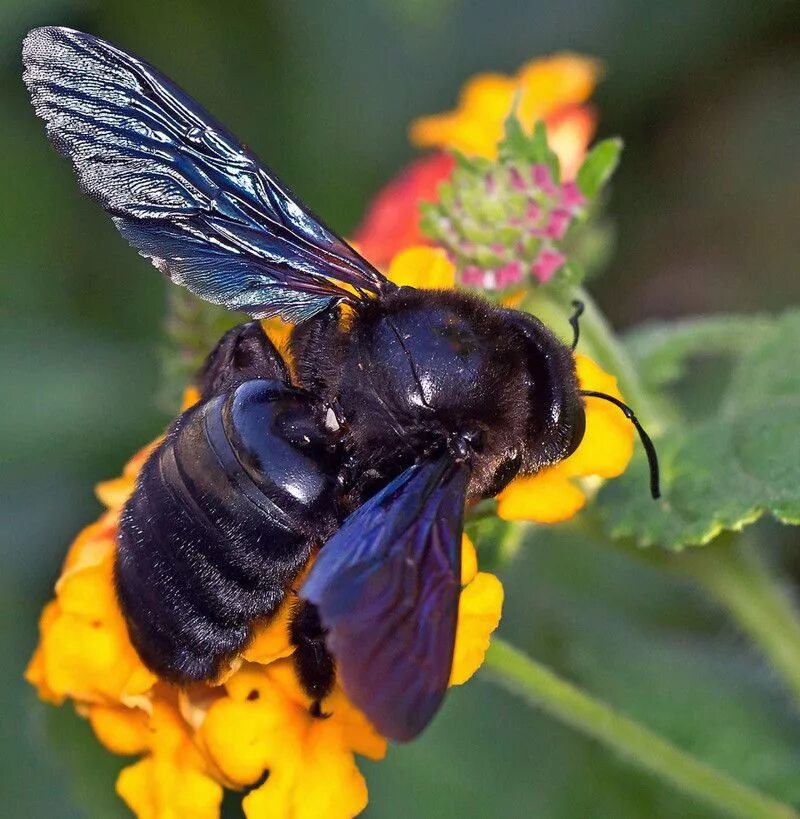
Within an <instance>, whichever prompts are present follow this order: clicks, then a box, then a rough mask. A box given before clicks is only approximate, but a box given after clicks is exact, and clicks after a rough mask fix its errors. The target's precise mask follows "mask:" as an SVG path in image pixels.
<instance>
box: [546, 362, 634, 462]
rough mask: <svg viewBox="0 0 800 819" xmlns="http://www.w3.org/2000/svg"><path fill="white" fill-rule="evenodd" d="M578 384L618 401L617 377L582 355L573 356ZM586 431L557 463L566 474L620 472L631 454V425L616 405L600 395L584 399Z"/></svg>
mask: <svg viewBox="0 0 800 819" xmlns="http://www.w3.org/2000/svg"><path fill="white" fill-rule="evenodd" d="M575 365H576V368H577V371H578V380H579V382H580V386H581V388H582V389H585V390H595V391H597V392H605V393H607V394H609V395H612V396H614V397H615V398H618V399H620V400H623V399H622V394H621V393H620V391H619V388H618V387H617V379H616V378H614V376H612V375H609V374H608V373H606V372H605V371H604V370H603V369H601V368H600V367H599V366H598V365H597V364H596V363H595V362H594V361H592V359H591V358H589V357H588V356H585V355H578V356H576V357H575ZM585 407H586V433H585V435H584V437H583V441H581V445H580V446H579V447H578V449H577V450H576V451H575V452H574V453H573V454H572V455H571V456H570V457H569V458H567V459H566V460H565V461H564V462H563V463H562V464H561V465H560V466H561V468H562V469H563V471H564V474H567V475H573V476H577V475H598V476H600V477H602V478H615V477H617V475H621V474H622V473H623V472H624V471H625V469H626V467H627V466H628V463H629V462H630V459H631V456H632V455H633V445H634V432H635V431H634V428H633V424H631V422H630V421H629V420H628V419H627V418H626V417H625V416H624V415H623V414H622V413H621V412H620V411H619V409H618V408H617V407H615V406H614V405H613V404H610V403H609V402H608V401H604V400H602V399H600V398H588V397H587V398H586V399H585Z"/></svg>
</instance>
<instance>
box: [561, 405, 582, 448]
mask: <svg viewBox="0 0 800 819" xmlns="http://www.w3.org/2000/svg"><path fill="white" fill-rule="evenodd" d="M570 413H571V416H572V417H571V418H570V419H569V421H568V424H569V426H568V429H569V431H570V439H569V442H568V443H567V448H566V451H565V452H564V457H565V458H568V457H569V456H570V455H572V453H573V452H575V450H576V449H577V448H578V447H579V446H580V445H581V441H583V436H584V434H585V432H586V411H585V410H584V408H583V404H582V403H580V402H577V403H576V404H575V405H574V406H573V407H571V408H570Z"/></svg>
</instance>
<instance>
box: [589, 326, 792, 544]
mask: <svg viewBox="0 0 800 819" xmlns="http://www.w3.org/2000/svg"><path fill="white" fill-rule="evenodd" d="M740 321H741V322H743V321H746V320H744V319H741V320H740V319H737V320H735V321H731V330H732V333H731V335H730V337H726V336H728V334H727V333H723V332H722V331H721V330H720V328H719V327H717V328H716V329H715V331H714V332H713V333H712V332H706V333H705V334H703V333H700V334H697V335H696V336H693V335H692V334H691V333H689V332H688V330H687V328H686V326H685V325H684V326H678V328H677V329H676V334H675V339H674V350H675V352H674V355H672V356H670V355H669V354H667V352H666V350H667V349H668V348H669V347H670V346H671V345H670V343H669V342H668V341H666V340H665V341H663V343H662V344H660V345H659V346H658V347H657V348H655V347H654V348H653V349H659V350H661V352H660V353H659V356H660V358H659V360H660V361H661V363H662V374H663V373H664V372H666V374H667V376H669V377H672V376H673V375H674V373H675V371H676V370H675V367H679V366H680V364H679V362H680V361H681V360H682V359H681V355H680V352H681V351H683V353H684V357H685V352H686V351H687V350H688V349H691V348H692V345H691V344H689V339H690V338H697V339H700V338H702V337H703V335H705V339H706V340H708V339H709V338H711V337H712V336H715V337H716V338H717V340H719V341H725V342H726V344H725V345H724V346H725V348H726V349H727V350H728V351H732V350H733V346H734V345H732V344H731V343H730V342H731V338H732V337H733V335H735V333H734V332H733V328H738V331H739V332H742V333H743V330H742V328H743V327H744V326H745V325H744V324H739V322H740ZM754 322H756V323H755V324H753V325H752V328H756V327H757V328H758V329H757V330H755V329H753V331H752V332H749V333H747V334H743V337H742V338H741V339H740V342H739V343H738V346H739V347H740V355H739V357H738V358H737V359H736V361H735V365H734V369H733V375H732V377H731V380H730V383H729V385H728V387H727V389H726V390H725V392H724V395H723V398H722V400H721V402H720V405H719V407H718V409H717V412H716V413H715V414H712V416H711V417H707V418H705V419H703V420H702V421H700V422H697V423H691V424H689V423H683V422H675V423H674V424H673V425H672V426H671V427H669V428H668V429H667V430H666V432H665V433H664V435H663V436H662V437H661V438H660V439H659V440H658V441H657V442H656V444H657V447H658V451H659V455H660V458H661V469H662V484H663V498H662V499H661V500H660V501H658V502H653V501H652V500H650V498H649V497H648V494H647V491H646V487H647V476H646V465H645V463H644V459H643V458H642V457H637V458H636V459H635V461H634V463H633V464H632V465H631V468H630V469H629V470H628V472H627V473H626V474H625V475H624V476H623V477H622V478H620V479H619V480H616V481H612V482H610V483H609V484H607V485H606V486H605V487H604V488H603V490H602V491H601V492H600V495H599V497H598V506H599V509H600V512H601V515H602V517H603V519H604V521H605V525H606V527H607V529H608V531H609V532H610V534H611V535H612V536H614V537H630V538H633V539H634V540H635V541H636V542H637V543H638V544H639V545H641V546H652V545H656V544H657V545H661V546H663V547H665V548H668V549H680V548H682V547H684V546H689V545H702V544H705V543H708V542H710V541H711V540H713V539H714V538H715V537H716V536H717V535H718V534H720V533H721V532H723V531H725V530H734V531H736V530H740V529H742V528H743V527H745V526H747V525H748V524H750V523H753V522H754V521H756V520H758V519H759V518H760V517H761V516H762V515H765V514H771V515H773V516H774V517H775V518H777V519H778V520H779V521H781V522H783V523H789V524H800V435H798V430H800V368H798V366H797V360H796V358H797V350H800V312H797V311H794V312H790V313H787V314H785V315H784V316H782V317H780V318H776V319H773V320H772V321H771V322H767V321H766V320H762V319H754ZM712 326H713V325H710V324H709V325H706V327H705V329H706V330H710V328H711V327H712ZM662 333H663V334H666V335H669V331H668V330H667V329H666V328H663V329H662ZM741 348H745V349H741Z"/></svg>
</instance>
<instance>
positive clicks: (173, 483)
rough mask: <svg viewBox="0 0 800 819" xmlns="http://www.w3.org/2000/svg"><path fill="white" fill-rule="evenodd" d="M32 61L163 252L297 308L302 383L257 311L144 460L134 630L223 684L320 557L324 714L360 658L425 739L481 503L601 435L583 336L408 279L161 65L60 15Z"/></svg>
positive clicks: (216, 354)
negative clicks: (472, 507)
mask: <svg viewBox="0 0 800 819" xmlns="http://www.w3.org/2000/svg"><path fill="white" fill-rule="evenodd" d="M23 60H24V64H25V74H24V77H25V82H26V83H27V86H28V88H29V90H30V92H31V96H32V98H33V105H34V108H35V109H36V113H37V114H38V115H39V116H40V117H42V119H44V121H45V123H46V126H47V132H48V135H49V137H50V139H51V140H52V142H53V144H54V145H55V147H56V148H57V150H58V151H59V152H60V153H62V154H63V155H65V156H67V157H69V159H71V160H72V162H73V164H74V166H75V170H76V171H77V174H78V177H79V180H80V183H81V186H82V188H83V190H84V191H85V192H86V193H87V194H89V195H90V196H92V197H93V198H94V199H96V200H98V201H99V202H100V204H101V205H102V206H103V207H104V208H105V209H106V211H108V213H109V214H110V215H111V217H112V218H113V220H114V222H115V224H116V226H117V228H118V229H119V231H120V232H121V233H122V235H123V236H124V237H125V238H126V239H127V240H128V241H129V242H130V243H131V244H132V245H133V246H134V247H135V248H136V249H137V250H138V251H139V252H140V253H141V254H142V255H144V256H146V257H148V258H150V259H151V261H152V262H153V264H154V265H155V266H156V267H157V268H158V269H159V270H160V271H161V272H162V273H164V274H165V275H166V276H168V277H169V278H170V279H171V280H172V281H173V282H175V283H176V284H181V285H184V286H185V287H187V288H189V290H191V291H192V292H193V293H195V294H197V295H198V296H200V297H201V298H203V299H206V300H208V301H210V302H213V303H215V304H222V305H225V306H226V307H229V308H231V309H232V310H239V311H243V312H245V313H248V314H250V315H251V316H253V318H255V319H260V318H264V317H268V316H281V317H283V318H284V319H287V320H290V321H292V322H294V323H296V327H295V329H294V331H293V333H292V336H291V341H290V351H291V356H292V360H293V363H294V370H293V376H292V377H290V374H289V371H288V369H287V367H286V365H285V363H284V362H283V360H282V359H281V356H280V355H279V353H278V351H277V350H276V349H275V347H274V346H273V345H272V344H271V343H270V341H269V340H268V338H267V337H266V336H265V335H264V333H263V331H262V329H261V326H260V325H259V323H258V322H257V321H254V322H251V323H248V324H243V325H241V326H239V327H236V328H234V329H233V330H231V331H229V332H228V333H226V335H225V336H224V337H223V338H222V339H221V341H220V342H219V344H218V345H217V347H216V349H215V350H214V351H213V352H212V353H211V354H210V356H209V358H208V361H207V363H206V365H205V368H204V369H203V371H202V372H201V373H200V375H199V377H198V386H199V387H200V391H201V395H202V400H201V401H200V402H199V403H198V404H197V405H196V406H194V407H192V408H191V409H189V410H187V411H186V412H184V413H183V414H182V415H181V416H180V417H179V418H178V419H177V420H176V421H175V422H174V423H173V424H172V425H171V426H170V427H169V429H168V431H167V434H166V438H165V440H164V442H163V443H162V444H161V445H160V446H159V447H158V448H157V449H156V450H155V451H154V452H153V454H152V455H151V456H150V458H149V459H148V461H147V462H146V464H145V466H144V467H143V469H142V471H141V474H140V476H139V479H138V481H137V484H136V489H135V491H134V493H133V496H132V497H131V498H130V500H129V501H128V503H127V505H126V506H125V509H124V511H123V514H122V518H121V522H120V532H119V538H118V554H117V559H116V588H117V594H118V597H119V602H120V605H121V607H122V611H123V613H124V615H125V618H126V621H127V623H128V628H129V631H130V636H131V639H132V641H133V644H134V645H135V647H136V649H137V650H138V652H139V653H140V654H141V656H142V659H143V660H144V662H145V663H146V664H147V665H148V666H150V667H151V668H152V669H153V670H154V671H156V672H157V673H158V674H159V675H161V676H162V677H165V678H167V679H169V680H173V681H174V682H176V683H187V682H191V681H196V680H210V679H213V678H214V677H215V676H216V675H218V674H219V672H220V671H221V670H222V668H223V666H224V664H225V663H226V661H228V660H229V659H231V658H232V657H233V656H234V655H235V654H237V653H238V652H241V651H242V649H243V648H244V647H245V646H246V645H247V642H248V640H249V639H250V636H251V634H252V631H253V627H254V625H255V624H257V623H260V622H264V621H266V620H268V619H269V618H270V616H271V615H273V613H274V612H275V611H276V609H277V607H278V606H279V605H280V604H281V602H282V601H283V600H284V599H285V598H286V597H287V595H288V594H290V593H291V592H292V589H293V585H294V584H296V583H297V582H298V576H299V574H300V572H301V570H302V569H303V567H304V566H305V565H306V563H307V561H308V560H309V558H310V557H311V556H312V555H316V561H315V563H314V565H313V568H312V570H311V572H310V574H309V576H308V577H307V579H305V581H304V582H303V583H302V585H301V586H300V588H299V589H298V590H297V603H296V606H295V609H294V615H293V618H292V625H291V639H292V641H293V643H294V644H295V646H296V652H295V654H294V658H295V663H296V667H297V671H298V675H299V678H300V680H301V683H302V684H303V686H304V688H305V689H306V691H307V692H308V694H309V696H310V697H311V698H312V700H313V705H312V712H313V713H314V714H315V715H317V716H323V715H324V710H323V700H324V698H325V696H326V695H327V694H328V693H329V692H330V689H331V686H332V685H333V682H334V678H335V675H338V678H339V679H340V681H341V683H342V685H343V686H344V689H345V691H346V692H347V694H348V695H349V697H350V698H351V699H352V701H353V702H354V703H355V704H356V705H357V706H358V707H359V708H361V709H362V710H363V711H364V712H365V713H366V715H367V716H368V717H369V718H370V719H371V720H372V722H373V723H374V724H375V726H376V727H377V728H378V730H379V731H381V733H383V734H384V735H386V736H388V737H390V738H393V739H395V740H408V739H411V738H412V737H414V736H416V735H417V734H418V733H419V732H420V731H421V730H422V729H423V728H424V727H425V726H426V725H427V724H428V722H429V721H430V720H431V718H432V717H433V715H434V714H435V712H436V711H437V709H438V708H439V706H440V704H441V701H442V698H443V696H444V693H445V690H446V688H447V683H448V679H449V676H450V668H451V664H452V657H453V645H454V637H455V628H456V619H457V613H458V599H459V590H460V587H459V577H460V554H461V551H460V548H461V547H460V544H461V532H462V526H463V515H464V508H465V504H467V503H470V502H472V501H476V500H478V499H481V498H490V497H492V496H494V495H496V494H497V493H498V492H499V491H500V490H501V489H503V487H505V486H506V485H507V484H508V483H509V481H511V480H512V478H514V477H515V476H517V475H529V474H533V473H535V472H537V471H538V470H540V469H542V468H543V467H546V466H548V465H551V464H555V463H557V462H558V461H560V460H562V459H563V458H566V457H567V456H568V455H569V454H570V453H572V452H574V450H575V449H576V447H577V446H578V444H579V443H580V442H581V439H582V437H583V433H584V424H585V416H584V404H583V401H584V396H586V395H587V393H581V390H580V389H579V387H578V382H577V378H576V375H575V367H574V363H573V357H572V353H571V350H570V349H569V348H568V347H567V346H565V345H564V344H562V343H561V342H560V341H559V340H558V339H557V338H556V337H555V336H554V335H553V333H551V332H550V330H548V329H547V328H546V327H545V326H544V325H543V324H542V323H541V322H540V321H538V320H537V319H536V318H534V317H533V316H530V315H527V314H524V313H520V312H516V311H514V310H508V309H504V308H502V307H497V306H494V305H492V304H490V303H489V302H488V301H486V300H484V299H482V298H479V297H478V296H475V295H469V294H467V293H463V292H453V291H419V290H415V289H413V288H409V287H396V286H395V285H393V284H391V283H390V282H389V281H388V280H387V279H385V278H384V277H383V276H382V275H381V274H380V273H379V272H378V271H377V270H376V269H375V268H374V267H372V266H371V265H370V264H369V263H368V262H367V261H366V260H364V259H363V258H362V257H361V256H359V254H358V253H356V252H355V250H353V249H352V248H351V247H349V246H348V245H347V244H346V243H345V242H344V241H343V240H342V239H340V238H339V237H338V236H336V235H335V234H334V233H333V232H331V231H330V230H329V229H328V228H327V227H325V226H324V225H323V224H322V222H321V221H320V220H319V219H317V218H316V217H315V216H313V215H312V214H311V213H310V212H309V211H308V210H307V209H306V208H305V207H304V206H303V205H302V204H300V203H299V202H298V200H297V199H296V198H295V197H294V196H293V195H292V194H291V193H290V192H289V191H288V190H287V188H286V187H285V186H284V185H283V184H282V183H281V182H279V181H278V180H277V179H276V177H275V176H274V175H273V174H272V173H271V172H270V171H268V170H267V169H266V168H265V167H264V166H263V165H262V164H260V163H259V161H258V160H257V159H256V157H255V156H254V155H253V153H252V152H251V151H249V150H248V149H247V148H246V147H244V146H243V145H242V144H240V143H239V142H238V141H237V140H236V138H235V137H234V136H233V135H232V134H230V133H229V132H228V131H227V130H226V129H225V128H224V127H223V126H222V125H220V124H219V123H217V122H216V121H215V120H214V119H213V118H212V117H211V116H210V115H209V114H208V113H207V112H206V111H204V110H203V109H202V108H201V107H200V106H199V105H198V104H197V103H195V102H194V101H193V100H191V99H190V98H189V97H188V96H187V95H186V94H184V93H183V92H182V91H181V90H180V89H178V88H177V87H176V86H175V85H174V84H173V83H172V82H170V81H169V80H168V79H167V78H166V77H164V76H163V75H162V74H160V73H159V72H158V71H156V70H155V69H154V68H152V67H151V66H149V65H148V64H147V63H145V62H143V61H142V60H140V59H138V58H136V57H133V56H131V55H130V54H127V53H125V52H124V51H121V50H120V49H118V48H116V47H115V46H113V45H111V44H109V43H107V42H104V41H103V40H100V39H97V38H96V37H92V36H90V35H87V34H82V33H80V32H77V31H73V30H70V29H66V28H49V27H48V28H39V29H35V30H33V31H31V32H30V33H29V34H28V36H27V37H26V39H25V44H24V50H23ZM599 397H601V398H605V399H608V400H614V399H611V398H610V397H609V396H605V395H602V394H600V395H599ZM615 403H617V404H618V405H619V406H620V407H621V408H623V409H624V410H625V411H626V413H627V414H628V416H629V417H630V418H631V419H632V420H633V421H634V423H637V422H636V420H635V418H633V416H632V413H630V410H628V409H627V407H625V406H624V405H623V404H620V403H619V402H615ZM637 428H638V429H640V433H641V434H642V439H643V441H644V442H645V445H646V447H647V450H648V455H649V456H650V459H651V468H652V476H653V480H652V484H653V487H652V488H653V494H654V495H657V492H658V487H657V464H656V461H655V453H654V450H653V448H652V445H651V444H650V442H649V439H648V438H647V436H646V435H645V434H644V433H643V431H641V428H640V427H639V426H638V423H637Z"/></svg>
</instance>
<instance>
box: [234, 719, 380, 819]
mask: <svg viewBox="0 0 800 819" xmlns="http://www.w3.org/2000/svg"><path fill="white" fill-rule="evenodd" d="M326 723H328V721H327V720H316V721H315V723H314V724H313V725H312V726H311V727H310V730H309V731H308V733H307V736H306V737H305V740H304V742H303V744H302V756H301V758H300V759H299V760H298V764H297V767H296V768H295V769H291V768H289V767H288V766H281V767H280V768H279V769H277V770H276V771H274V772H272V771H271V772H270V776H269V777H268V779H267V781H266V782H265V783H264V785H262V786H261V787H259V788H256V789H255V790H253V791H251V792H250V793H249V794H248V795H247V796H246V797H245V798H244V800H243V801H242V808H243V810H244V814H245V816H246V817H247V819H266V817H275V819H319V817H322V816H324V817H325V819H351V817H353V816H356V815H358V814H359V813H361V811H362V810H364V808H365V807H366V806H367V786H366V783H365V782H364V777H363V776H362V775H361V773H360V771H359V770H358V768H357V767H356V764H355V760H354V759H353V754H352V753H351V752H350V751H348V750H347V748H346V747H345V746H343V745H342V744H341V742H340V741H338V738H337V734H336V732H335V731H332V730H331V727H330V725H328V724H326ZM309 772H313V773H309Z"/></svg>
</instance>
